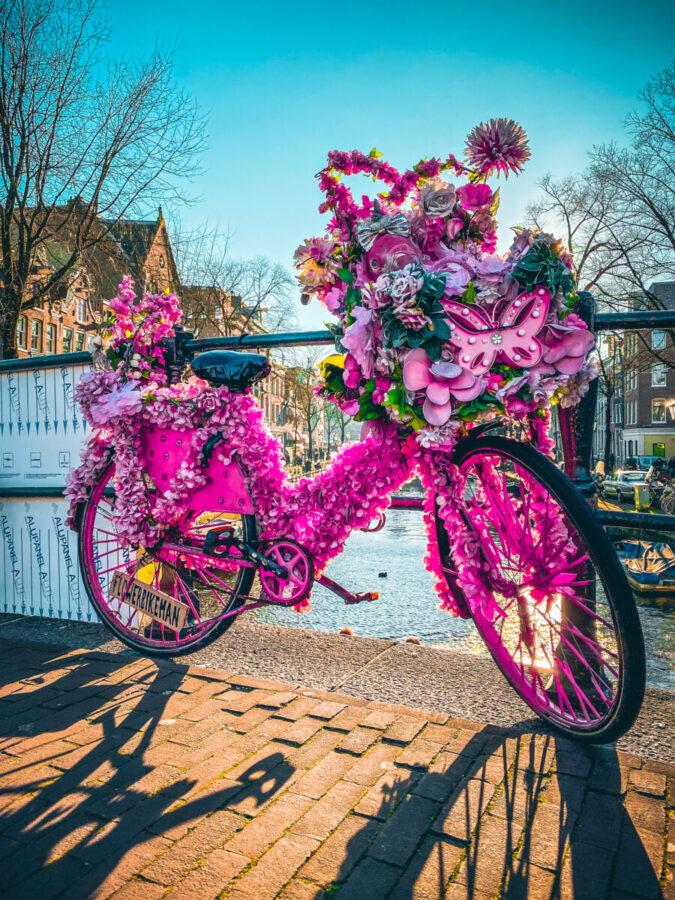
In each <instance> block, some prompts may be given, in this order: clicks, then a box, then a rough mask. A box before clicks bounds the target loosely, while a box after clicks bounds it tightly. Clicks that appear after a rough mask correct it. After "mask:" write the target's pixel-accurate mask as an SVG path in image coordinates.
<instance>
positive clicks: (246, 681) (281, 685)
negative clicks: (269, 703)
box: [227, 675, 294, 692]
mask: <svg viewBox="0 0 675 900" xmlns="http://www.w3.org/2000/svg"><path fill="white" fill-rule="evenodd" d="M227 680H228V681H229V682H230V684H240V685H242V686H244V687H251V688H257V689H258V690H262V691H275V692H276V691H288V690H292V688H293V687H294V686H293V685H292V684H288V683H286V682H283V681H270V680H269V679H266V678H251V676H250V675H230V676H229V677H228V679H227Z"/></svg>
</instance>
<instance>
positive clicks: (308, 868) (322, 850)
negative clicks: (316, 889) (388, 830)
mask: <svg viewBox="0 0 675 900" xmlns="http://www.w3.org/2000/svg"><path fill="white" fill-rule="evenodd" d="M379 827H380V825H379V823H378V822H376V821H374V820H373V819H364V818H362V817H361V816H357V815H349V816H347V818H346V819H344V820H343V821H342V822H341V823H340V824H339V825H338V827H337V828H336V829H335V831H334V832H333V833H332V834H331V836H330V837H329V838H328V839H327V840H326V841H324V843H323V844H322V845H321V846H320V847H319V848H318V849H317V850H316V852H315V853H314V854H313V855H312V856H311V858H310V860H309V862H307V863H306V864H305V865H304V866H303V867H302V869H301V870H300V872H299V873H298V874H299V876H300V878H307V879H309V880H310V881H314V882H316V883H317V884H319V885H322V886H324V887H329V886H330V885H331V884H339V883H341V882H343V881H344V880H345V879H346V878H347V877H348V876H349V874H350V872H351V871H352V869H353V868H354V866H355V865H356V864H357V863H358V862H359V860H360V859H361V857H362V856H363V855H364V854H365V852H366V850H367V849H368V847H369V846H370V844H371V843H372V841H373V838H374V837H375V834H376V833H377V830H378V828H379Z"/></svg>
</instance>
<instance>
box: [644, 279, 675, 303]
mask: <svg viewBox="0 0 675 900" xmlns="http://www.w3.org/2000/svg"><path fill="white" fill-rule="evenodd" d="M649 291H650V293H652V294H654V295H655V296H656V297H658V299H659V301H660V302H661V303H663V305H664V307H665V308H666V309H675V281H655V282H654V284H652V285H651V287H650V288H649Z"/></svg>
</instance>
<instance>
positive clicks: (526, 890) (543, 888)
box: [503, 862, 619, 900]
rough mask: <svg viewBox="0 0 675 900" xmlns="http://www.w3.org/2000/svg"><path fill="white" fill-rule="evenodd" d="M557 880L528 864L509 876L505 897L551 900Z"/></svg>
mask: <svg viewBox="0 0 675 900" xmlns="http://www.w3.org/2000/svg"><path fill="white" fill-rule="evenodd" d="M555 879H556V873H555V872H551V871H549V870H548V869H540V868H539V866H534V865H532V864H531V863H530V862H528V863H527V865H524V866H523V867H522V868H521V867H518V868H517V869H516V871H513V872H511V873H510V874H509V876H508V878H507V881H506V884H505V886H504V893H503V896H504V897H508V898H509V900H550V898H551V895H552V893H553V884H554V882H555ZM612 900H619V898H612Z"/></svg>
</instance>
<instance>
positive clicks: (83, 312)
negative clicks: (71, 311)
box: [75, 297, 87, 322]
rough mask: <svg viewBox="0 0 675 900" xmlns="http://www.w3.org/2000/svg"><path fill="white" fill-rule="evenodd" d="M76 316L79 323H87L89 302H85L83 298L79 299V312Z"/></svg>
mask: <svg viewBox="0 0 675 900" xmlns="http://www.w3.org/2000/svg"><path fill="white" fill-rule="evenodd" d="M75 315H76V317H77V321H78V322H86V321H87V301H86V300H83V299H82V297H78V298H77V312H76V314H75Z"/></svg>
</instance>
